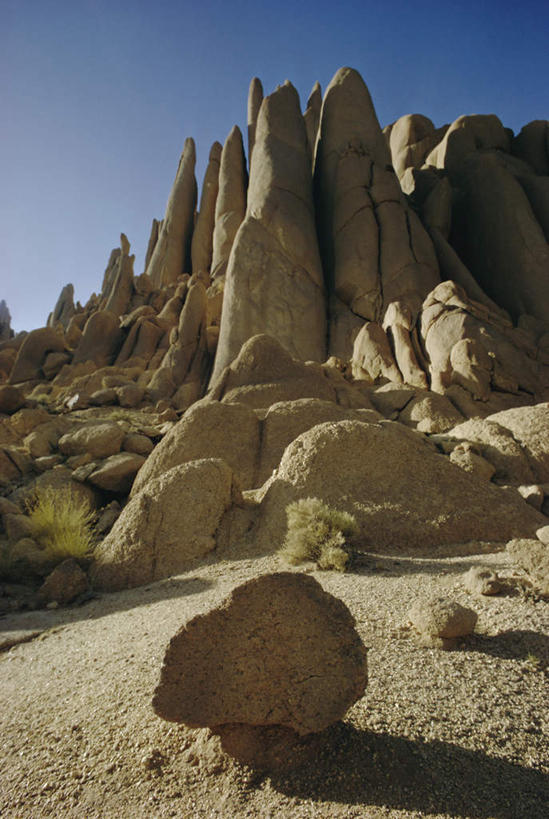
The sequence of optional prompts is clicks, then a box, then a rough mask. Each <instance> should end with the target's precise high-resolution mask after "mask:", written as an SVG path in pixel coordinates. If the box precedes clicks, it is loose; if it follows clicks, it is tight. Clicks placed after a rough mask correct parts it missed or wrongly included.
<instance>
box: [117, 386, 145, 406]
mask: <svg viewBox="0 0 549 819" xmlns="http://www.w3.org/2000/svg"><path fill="white" fill-rule="evenodd" d="M144 395H145V389H144V387H140V386H139V385H138V384H123V385H122V386H121V387H117V388H116V397H117V399H118V403H119V404H120V406H121V407H130V408H132V407H138V406H139V404H140V403H141V401H142V400H143V397H144Z"/></svg>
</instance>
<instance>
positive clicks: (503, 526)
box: [257, 421, 543, 553]
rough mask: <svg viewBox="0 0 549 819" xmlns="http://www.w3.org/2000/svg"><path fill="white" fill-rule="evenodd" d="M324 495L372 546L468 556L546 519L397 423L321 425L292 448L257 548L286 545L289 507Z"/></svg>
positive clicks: (267, 504) (267, 500) (274, 484)
mask: <svg viewBox="0 0 549 819" xmlns="http://www.w3.org/2000/svg"><path fill="white" fill-rule="evenodd" d="M306 497H317V498H320V499H321V500H323V501H325V502H326V503H327V504H328V505H330V506H334V507H335V508H339V509H343V510H345V511H348V512H351V513H352V514H353V515H354V516H355V517H356V520H357V522H358V524H359V527H360V537H361V542H362V543H363V544H364V548H369V549H371V550H373V551H375V550H380V551H383V550H386V549H391V550H393V551H395V550H397V551H409V550H412V551H416V552H417V551H418V550H419V551H426V550H428V551H429V552H430V553H432V549H433V547H444V548H445V550H446V551H450V552H452V553H456V552H457V553H459V551H460V549H462V548H463V544H466V543H467V542H469V541H486V542H500V543H501V542H503V541H507V540H509V538H510V535H508V533H509V532H517V533H518V532H521V533H522V534H521V535H513V537H517V536H522V537H527V536H529V535H528V534H527V533H529V534H530V535H531V534H533V533H534V532H535V530H536V529H537V528H538V527H539V526H540V525H541V523H542V522H543V516H542V515H541V514H539V513H538V512H536V511H535V510H534V509H532V508H531V507H529V506H528V505H527V504H525V503H524V501H523V500H522V499H521V498H520V497H519V496H518V495H516V496H515V497H513V496H512V495H511V494H508V493H507V492H506V491H504V490H502V489H500V488H498V487H497V486H494V485H493V484H491V483H489V482H487V481H486V480H484V479H480V478H477V477H476V476H475V475H471V474H467V473H465V472H464V471H463V470H461V469H459V468H458V467H456V466H454V465H453V464H452V463H450V462H449V460H448V459H447V458H446V457H445V456H444V455H440V454H437V452H436V450H435V449H434V447H433V448H432V446H431V445H430V444H429V442H428V440H427V439H426V438H424V436H422V435H421V434H419V433H417V432H415V431H414V430H410V429H408V428H407V427H405V426H403V425H401V424H395V423H392V422H389V421H382V422H380V423H363V422H359V421H340V422H338V423H324V424H320V425H318V426H316V427H313V429H311V430H309V431H308V432H305V433H303V434H302V435H300V436H299V437H298V438H296V439H295V440H294V441H293V443H291V444H290V445H289V446H288V447H287V449H286V451H285V452H284V455H283V456H282V460H281V462H280V466H279V468H278V470H277V472H276V474H275V475H274V477H273V478H272V479H271V481H270V482H268V483H267V484H266V485H265V495H264V499H263V501H262V505H261V518H260V523H259V528H258V533H257V537H258V542H259V543H261V544H263V545H264V546H265V548H269V544H270V548H272V544H276V543H280V542H281V541H282V539H283V537H284V532H285V529H286V508H287V506H288V504H289V503H291V502H293V501H295V500H298V499H299V498H306Z"/></svg>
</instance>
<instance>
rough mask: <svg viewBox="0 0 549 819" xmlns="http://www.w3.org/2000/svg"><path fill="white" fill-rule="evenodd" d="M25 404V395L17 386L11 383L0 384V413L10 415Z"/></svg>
mask: <svg viewBox="0 0 549 819" xmlns="http://www.w3.org/2000/svg"><path fill="white" fill-rule="evenodd" d="M24 406H25V395H24V393H23V391H22V390H21V389H19V387H13V386H12V385H11V384H3V385H2V386H0V413H2V412H4V413H6V414H7V415H12V414H13V413H14V412H17V410H20V409H21V408H22V407H24Z"/></svg>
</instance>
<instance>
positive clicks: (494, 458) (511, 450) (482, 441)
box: [446, 418, 535, 484]
mask: <svg viewBox="0 0 549 819" xmlns="http://www.w3.org/2000/svg"><path fill="white" fill-rule="evenodd" d="M446 434H447V436H448V438H450V439H452V440H454V441H459V442H464V443H466V442H469V443H474V444H475V450H476V451H478V453H479V454H480V455H482V457H483V458H484V459H485V460H486V461H488V462H489V463H490V464H492V466H493V467H494V468H495V470H496V471H495V473H494V480H495V481H496V482H497V483H501V484H533V483H535V476H534V472H533V471H532V467H531V465H530V463H529V461H528V458H527V456H526V453H525V452H524V450H523V448H522V446H521V445H520V443H519V442H518V441H516V440H515V438H514V437H513V434H512V433H511V431H510V430H509V429H507V428H506V427H503V426H501V424H498V423H496V421H494V420H490V421H488V420H487V419H480V418H471V419H470V420H469V421H465V422H464V423H463V424H459V425H458V426H457V427H454V428H453V429H451V430H449V431H448V432H447V433H446Z"/></svg>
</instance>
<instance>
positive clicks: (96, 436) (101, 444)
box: [59, 421, 124, 458]
mask: <svg viewBox="0 0 549 819" xmlns="http://www.w3.org/2000/svg"><path fill="white" fill-rule="evenodd" d="M123 439H124V430H123V429H122V427H121V426H119V424H117V423H115V422H114V421H103V422H99V423H93V422H92V423H88V424H86V425H85V426H83V427H80V428H79V429H77V430H75V431H74V432H68V433H67V434H66V435H63V436H62V437H61V438H60V439H59V450H60V451H61V452H62V453H63V455H81V454H84V453H85V454H87V455H90V457H92V458H107V457H108V456H109V455H114V454H115V453H117V452H120V447H121V446H122V441H123Z"/></svg>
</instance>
